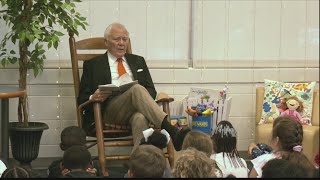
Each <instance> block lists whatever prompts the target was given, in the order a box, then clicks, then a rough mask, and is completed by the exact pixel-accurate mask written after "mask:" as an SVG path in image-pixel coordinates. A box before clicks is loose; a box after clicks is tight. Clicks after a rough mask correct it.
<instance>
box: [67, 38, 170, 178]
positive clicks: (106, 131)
mask: <svg viewBox="0 0 320 180" xmlns="http://www.w3.org/2000/svg"><path fill="white" fill-rule="evenodd" d="M69 46H70V53H71V62H72V73H73V81H74V90H75V99H76V109H77V120H78V126H79V127H82V116H81V113H82V109H83V107H85V106H87V105H89V104H91V103H93V109H94V121H95V130H96V136H95V138H94V140H91V141H89V140H88V141H87V142H88V145H87V147H88V148H90V147H93V146H94V145H96V144H97V147H98V157H99V162H100V165H101V170H102V174H103V176H109V173H108V171H107V167H106V161H107V160H128V159H129V158H130V155H111V156H107V155H106V150H107V149H108V148H107V147H112V146H133V140H132V136H131V138H130V139H128V138H127V137H125V138H124V139H121V138H108V137H112V135H114V134H117V133H120V134H121V133H122V134H123V133H130V131H131V129H130V127H123V126H118V125H115V124H103V123H102V115H101V107H100V102H92V101H87V102H85V103H83V104H78V102H77V99H78V96H79V86H80V73H79V64H78V63H79V62H82V61H85V60H90V59H91V58H93V57H96V56H99V55H101V54H102V53H100V54H99V53H95V52H93V51H91V50H106V46H105V43H104V38H103V37H96V38H88V39H83V40H80V41H76V40H75V38H74V33H73V32H69ZM78 50H79V52H78ZM81 50H84V52H83V53H81V52H80V51H81ZM126 52H127V53H132V51H131V43H130V40H129V44H128V48H127V50H126ZM110 95H111V92H110ZM162 95H163V94H161V95H160V94H159V95H158V97H160V96H162ZM163 97H164V98H161V99H159V98H158V99H159V100H157V101H156V102H157V103H158V104H159V103H161V105H162V107H163V111H164V112H166V113H167V114H168V116H169V118H168V119H170V110H169V103H170V102H172V101H173V98H170V97H168V96H163ZM165 157H166V158H168V160H169V164H170V166H171V167H173V161H174V147H173V144H172V140H171V141H170V143H169V144H168V146H167V151H166V152H165Z"/></svg>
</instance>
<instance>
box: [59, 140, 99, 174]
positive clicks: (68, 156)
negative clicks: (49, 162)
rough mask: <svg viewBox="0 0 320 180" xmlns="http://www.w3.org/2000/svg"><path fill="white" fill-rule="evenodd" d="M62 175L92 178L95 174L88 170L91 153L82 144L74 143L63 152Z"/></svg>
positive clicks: (90, 162)
mask: <svg viewBox="0 0 320 180" xmlns="http://www.w3.org/2000/svg"><path fill="white" fill-rule="evenodd" d="M61 165H62V169H63V170H62V172H61V174H62V177H69V178H86V177H87V178H92V177H95V175H94V174H93V173H91V172H88V170H87V169H89V168H90V169H92V160H91V154H90V152H89V151H88V149H87V148H86V147H84V146H81V145H80V146H79V145H74V146H72V147H70V148H68V149H67V150H66V151H65V152H64V154H63V160H62V164H61Z"/></svg>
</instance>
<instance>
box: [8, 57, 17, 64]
mask: <svg viewBox="0 0 320 180" xmlns="http://www.w3.org/2000/svg"><path fill="white" fill-rule="evenodd" d="M17 61H18V58H16V57H12V58H9V62H10V63H11V64H15V63H16V62H17Z"/></svg>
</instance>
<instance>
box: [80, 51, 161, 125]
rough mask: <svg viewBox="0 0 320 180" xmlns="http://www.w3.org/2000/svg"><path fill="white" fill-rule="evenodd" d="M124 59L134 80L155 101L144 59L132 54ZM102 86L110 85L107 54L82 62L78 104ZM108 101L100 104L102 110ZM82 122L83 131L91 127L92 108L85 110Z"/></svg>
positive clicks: (126, 55) (155, 93) (152, 85)
mask: <svg viewBox="0 0 320 180" xmlns="http://www.w3.org/2000/svg"><path fill="white" fill-rule="evenodd" d="M125 58H126V60H127V63H128V65H129V67H130V69H131V71H132V75H133V78H134V80H138V82H139V84H140V85H142V86H144V87H145V88H146V89H147V90H148V92H149V94H150V95H151V97H152V98H153V99H155V97H156V95H157V91H156V89H155V87H154V84H153V81H152V78H151V76H150V72H149V69H148V67H147V64H146V61H145V60H144V58H143V57H141V56H138V55H134V54H125ZM138 69H142V70H143V71H140V72H137V70H138ZM102 84H111V72H110V65H109V61H108V55H107V53H105V54H104V55H101V56H98V57H95V58H93V59H91V60H87V61H84V63H83V73H82V77H81V82H80V92H79V97H78V103H79V104H82V103H84V102H85V101H87V100H88V99H89V97H90V95H92V94H93V93H94V92H95V91H96V90H97V88H98V86H99V85H102ZM110 99H111V98H109V99H107V100H106V101H105V102H104V103H103V104H102V107H101V108H102V109H104V108H105V107H106V106H107V104H108V102H109V101H110ZM82 121H83V122H82V123H83V127H84V129H85V130H86V127H87V126H90V125H92V123H93V122H94V119H93V110H92V106H91V107H88V108H86V109H85V111H84V113H83V120H82Z"/></svg>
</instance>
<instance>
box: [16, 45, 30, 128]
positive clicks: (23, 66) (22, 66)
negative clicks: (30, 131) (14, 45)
mask: <svg viewBox="0 0 320 180" xmlns="http://www.w3.org/2000/svg"><path fill="white" fill-rule="evenodd" d="M19 51H20V59H19V77H20V79H19V88H21V89H24V90H26V89H27V71H28V67H27V63H28V55H27V51H28V47H27V45H26V44H25V43H21V42H19ZM27 97H28V96H27V95H25V96H23V97H19V105H18V119H19V122H20V123H22V121H23V122H24V125H25V126H28V103H27Z"/></svg>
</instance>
